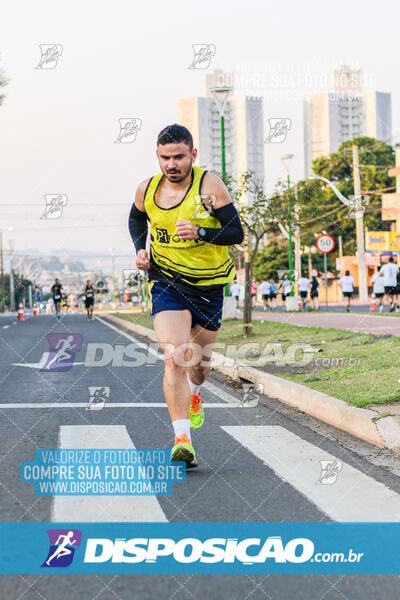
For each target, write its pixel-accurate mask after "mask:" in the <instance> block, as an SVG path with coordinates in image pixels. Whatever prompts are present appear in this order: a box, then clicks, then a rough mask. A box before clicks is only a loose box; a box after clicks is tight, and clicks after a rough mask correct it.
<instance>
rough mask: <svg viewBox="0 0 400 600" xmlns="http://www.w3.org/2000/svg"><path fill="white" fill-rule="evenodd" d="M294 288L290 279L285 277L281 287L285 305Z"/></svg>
mask: <svg viewBox="0 0 400 600" xmlns="http://www.w3.org/2000/svg"><path fill="white" fill-rule="evenodd" d="M292 287H293V284H292V282H291V281H290V279H287V278H286V277H285V279H283V280H282V281H281V284H280V286H279V290H280V294H281V297H282V302H283V304H285V300H286V298H287V297H288V296H290V292H291V291H292Z"/></svg>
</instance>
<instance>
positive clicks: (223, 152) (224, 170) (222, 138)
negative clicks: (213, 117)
mask: <svg viewBox="0 0 400 600" xmlns="http://www.w3.org/2000/svg"><path fill="white" fill-rule="evenodd" d="M220 120H221V173H222V177H223V178H225V175H226V162H225V117H224V115H223V114H221V115H220Z"/></svg>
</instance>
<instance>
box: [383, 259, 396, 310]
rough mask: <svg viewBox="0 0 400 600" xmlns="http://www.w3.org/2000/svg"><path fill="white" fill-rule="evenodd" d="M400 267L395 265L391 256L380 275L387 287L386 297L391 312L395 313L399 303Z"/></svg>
mask: <svg viewBox="0 0 400 600" xmlns="http://www.w3.org/2000/svg"><path fill="white" fill-rule="evenodd" d="M398 271H399V267H398V266H397V265H396V264H394V261H393V256H389V262H387V263H385V264H384V265H382V266H381V270H380V273H379V276H380V277H383V285H384V286H385V296H386V297H387V299H388V302H389V305H390V308H389V310H390V312H393V311H394V309H395V307H396V303H397V300H398V298H397V291H396V288H397V273H398Z"/></svg>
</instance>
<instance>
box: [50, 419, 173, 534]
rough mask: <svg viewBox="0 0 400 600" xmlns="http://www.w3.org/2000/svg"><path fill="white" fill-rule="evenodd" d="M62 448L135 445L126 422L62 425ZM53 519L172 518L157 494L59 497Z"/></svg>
mask: <svg viewBox="0 0 400 600" xmlns="http://www.w3.org/2000/svg"><path fill="white" fill-rule="evenodd" d="M59 448H61V449H63V450H64V449H71V448H124V449H125V448H135V446H134V444H133V442H132V440H131V438H130V437H129V434H128V432H127V429H126V427H125V425H62V426H61V427H60V429H59ZM51 520H52V521H70V522H74V523H76V522H79V521H80V522H89V521H90V522H96V521H99V522H111V521H112V522H115V521H117V522H118V521H124V522H127V521H128V522H132V521H141V522H149V521H152V522H160V521H163V522H164V521H168V519H167V517H166V516H165V514H164V511H163V510H162V508H161V506H160V503H159V501H158V500H157V498H156V497H155V496H55V497H54V498H53V506H52V515H51Z"/></svg>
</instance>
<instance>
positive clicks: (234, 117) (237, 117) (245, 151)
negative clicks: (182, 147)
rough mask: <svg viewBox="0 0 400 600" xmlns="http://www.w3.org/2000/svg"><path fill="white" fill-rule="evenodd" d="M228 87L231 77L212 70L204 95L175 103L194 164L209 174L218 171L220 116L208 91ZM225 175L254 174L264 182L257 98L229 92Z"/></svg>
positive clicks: (258, 101)
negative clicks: (190, 141) (188, 137)
mask: <svg viewBox="0 0 400 600" xmlns="http://www.w3.org/2000/svg"><path fill="white" fill-rule="evenodd" d="M221 85H225V86H226V85H229V86H230V87H232V88H233V75H231V74H228V73H223V72H222V71H215V72H214V73H210V74H208V75H206V96H205V97H201V96H196V97H193V98H181V99H180V100H179V101H178V123H179V124H180V125H184V126H185V127H187V128H188V129H189V131H190V132H191V134H192V135H193V141H194V145H195V147H196V148H197V149H198V151H199V153H198V157H197V160H196V164H197V165H199V166H201V167H205V168H207V169H208V170H209V171H212V170H215V171H219V172H221V129H220V115H219V112H218V109H217V106H216V103H215V101H214V99H213V97H212V95H211V94H210V92H209V89H210V88H211V87H215V86H221ZM224 120H225V160H226V172H227V173H229V174H231V175H232V176H233V177H234V178H236V179H237V178H239V177H240V175H241V174H242V173H243V172H245V171H254V173H255V176H256V178H257V179H258V180H259V181H261V182H263V180H264V139H263V133H264V123H263V101H262V98H260V97H252V96H235V95H234V91H233V90H232V92H230V95H229V97H228V101H227V102H226V107H225V110H224Z"/></svg>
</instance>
